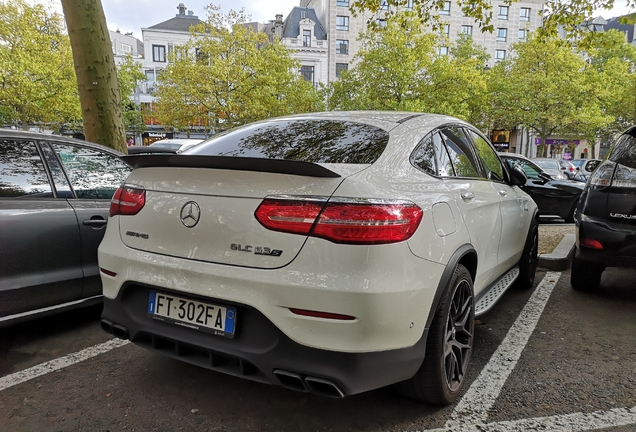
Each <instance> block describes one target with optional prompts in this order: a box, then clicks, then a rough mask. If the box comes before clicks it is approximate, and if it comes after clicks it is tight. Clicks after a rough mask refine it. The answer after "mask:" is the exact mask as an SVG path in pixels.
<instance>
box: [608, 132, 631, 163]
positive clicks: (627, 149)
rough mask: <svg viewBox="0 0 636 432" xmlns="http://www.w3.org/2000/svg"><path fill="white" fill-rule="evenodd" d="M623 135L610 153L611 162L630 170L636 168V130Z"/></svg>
mask: <svg viewBox="0 0 636 432" xmlns="http://www.w3.org/2000/svg"><path fill="white" fill-rule="evenodd" d="M631 133H632V134H631V135H630V134H624V135H622V136H621V137H620V138H619V139H618V141H616V144H614V148H612V151H611V152H610V157H609V160H611V161H613V162H616V163H617V164H620V165H624V166H626V167H629V168H636V137H635V136H634V135H636V129H632V132H631Z"/></svg>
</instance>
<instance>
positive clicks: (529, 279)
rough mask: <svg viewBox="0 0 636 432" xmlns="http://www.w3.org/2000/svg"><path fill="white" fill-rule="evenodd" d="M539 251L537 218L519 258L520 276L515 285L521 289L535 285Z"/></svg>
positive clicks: (533, 222)
mask: <svg viewBox="0 0 636 432" xmlns="http://www.w3.org/2000/svg"><path fill="white" fill-rule="evenodd" d="M538 251H539V224H538V223H537V221H536V219H535V220H533V221H532V225H531V227H530V232H529V234H528V237H527V238H526V244H525V245H524V247H523V252H522V253H521V259H520V260H519V277H518V278H517V281H516V282H515V286H517V287H518V288H520V289H530V288H532V287H533V285H534V278H535V274H536V272H537V263H538Z"/></svg>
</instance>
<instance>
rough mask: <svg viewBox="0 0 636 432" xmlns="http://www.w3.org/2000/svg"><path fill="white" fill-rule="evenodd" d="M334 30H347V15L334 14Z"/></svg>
mask: <svg viewBox="0 0 636 432" xmlns="http://www.w3.org/2000/svg"><path fill="white" fill-rule="evenodd" d="M336 30H344V31H348V30H349V17H348V16H342V15H337V16H336Z"/></svg>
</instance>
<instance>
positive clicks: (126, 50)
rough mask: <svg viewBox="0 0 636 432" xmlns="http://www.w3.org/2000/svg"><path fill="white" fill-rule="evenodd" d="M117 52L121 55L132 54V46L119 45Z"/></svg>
mask: <svg viewBox="0 0 636 432" xmlns="http://www.w3.org/2000/svg"><path fill="white" fill-rule="evenodd" d="M119 52H121V53H123V54H132V52H133V48H132V45H128V44H125V43H121V42H120V43H119Z"/></svg>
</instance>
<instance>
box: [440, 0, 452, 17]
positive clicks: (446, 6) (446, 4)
mask: <svg viewBox="0 0 636 432" xmlns="http://www.w3.org/2000/svg"><path fill="white" fill-rule="evenodd" d="M450 7H451V2H449V1H446V2H444V7H443V8H442V9H440V11H439V14H440V15H450Z"/></svg>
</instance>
